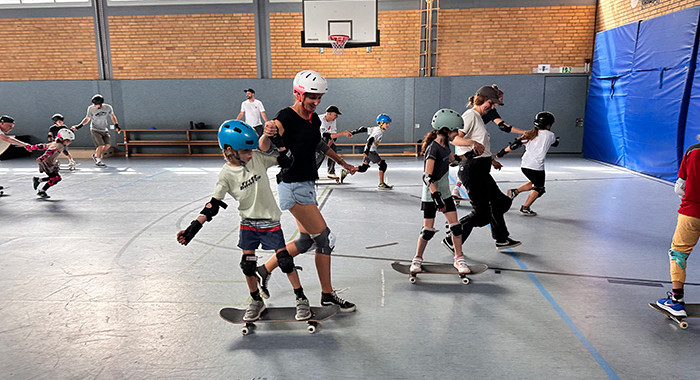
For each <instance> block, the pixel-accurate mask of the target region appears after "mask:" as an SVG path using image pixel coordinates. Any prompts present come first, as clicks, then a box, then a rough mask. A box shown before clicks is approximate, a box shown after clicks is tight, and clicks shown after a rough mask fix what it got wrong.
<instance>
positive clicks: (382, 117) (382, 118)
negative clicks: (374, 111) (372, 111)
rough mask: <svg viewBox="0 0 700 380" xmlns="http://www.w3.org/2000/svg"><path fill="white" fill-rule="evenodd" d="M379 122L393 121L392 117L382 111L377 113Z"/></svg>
mask: <svg viewBox="0 0 700 380" xmlns="http://www.w3.org/2000/svg"><path fill="white" fill-rule="evenodd" d="M379 123H391V117H389V115H387V114H385V113H380V114H379V115H377V124H379Z"/></svg>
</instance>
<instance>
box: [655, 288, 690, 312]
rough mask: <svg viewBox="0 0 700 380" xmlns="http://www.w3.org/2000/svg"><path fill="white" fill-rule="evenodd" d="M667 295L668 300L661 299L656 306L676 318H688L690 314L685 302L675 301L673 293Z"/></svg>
mask: <svg viewBox="0 0 700 380" xmlns="http://www.w3.org/2000/svg"><path fill="white" fill-rule="evenodd" d="M666 294H667V296H666V298H659V300H658V301H656V304H657V305H658V306H659V307H660V308H662V309H664V310H666V311H668V312H669V313H671V314H672V315H674V316H676V317H687V316H688V313H686V312H685V303H684V302H683V301H675V300H674V299H673V293H671V292H667V293H666Z"/></svg>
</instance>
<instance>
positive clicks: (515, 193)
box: [506, 189, 520, 200]
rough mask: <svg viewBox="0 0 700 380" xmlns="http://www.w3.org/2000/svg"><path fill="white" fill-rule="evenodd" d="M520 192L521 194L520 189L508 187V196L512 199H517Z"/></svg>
mask: <svg viewBox="0 0 700 380" xmlns="http://www.w3.org/2000/svg"><path fill="white" fill-rule="evenodd" d="M518 194H520V192H519V191H518V189H508V191H506V196H507V197H508V198H510V199H511V200H513V199H515V197H517V196H518Z"/></svg>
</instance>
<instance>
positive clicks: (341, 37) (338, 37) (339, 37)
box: [328, 34, 350, 54]
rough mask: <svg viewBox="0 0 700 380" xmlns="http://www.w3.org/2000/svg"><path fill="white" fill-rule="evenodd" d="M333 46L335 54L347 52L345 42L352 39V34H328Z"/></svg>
mask: <svg viewBox="0 0 700 380" xmlns="http://www.w3.org/2000/svg"><path fill="white" fill-rule="evenodd" d="M328 39H329V40H330V41H331V46H333V54H343V53H344V52H345V44H346V43H347V42H348V40H349V39H350V36H347V35H345V34H331V35H330V36H328Z"/></svg>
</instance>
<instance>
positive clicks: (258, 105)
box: [241, 99, 265, 127]
mask: <svg viewBox="0 0 700 380" xmlns="http://www.w3.org/2000/svg"><path fill="white" fill-rule="evenodd" d="M241 112H243V113H245V123H246V124H248V125H250V126H251V127H255V126H256V125H262V123H263V121H262V112H265V107H264V106H263V104H262V102H261V101H259V100H258V99H255V100H253V101H252V102H251V101H250V100H248V99H246V100H244V101H243V103H241Z"/></svg>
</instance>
